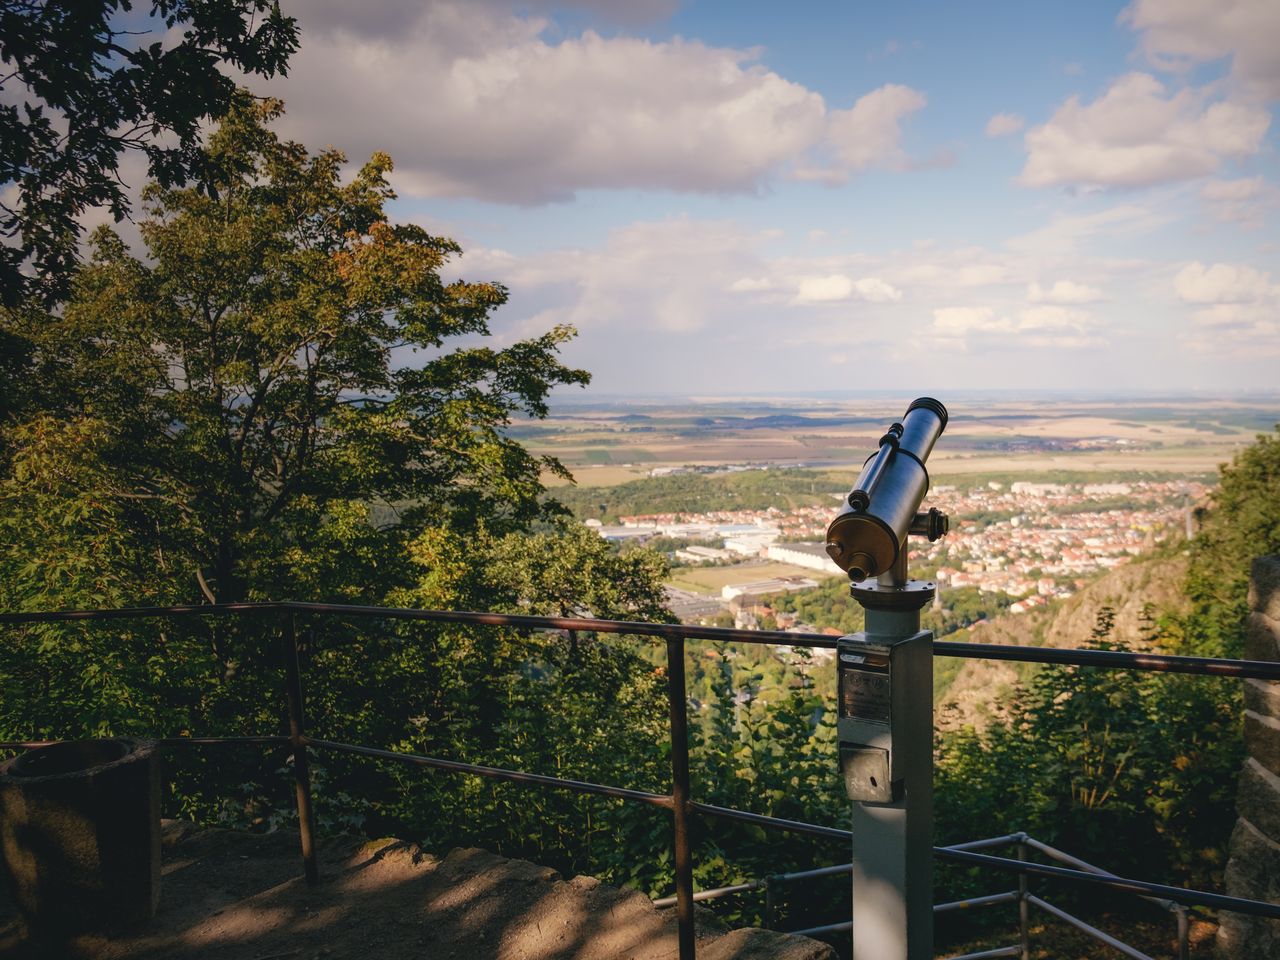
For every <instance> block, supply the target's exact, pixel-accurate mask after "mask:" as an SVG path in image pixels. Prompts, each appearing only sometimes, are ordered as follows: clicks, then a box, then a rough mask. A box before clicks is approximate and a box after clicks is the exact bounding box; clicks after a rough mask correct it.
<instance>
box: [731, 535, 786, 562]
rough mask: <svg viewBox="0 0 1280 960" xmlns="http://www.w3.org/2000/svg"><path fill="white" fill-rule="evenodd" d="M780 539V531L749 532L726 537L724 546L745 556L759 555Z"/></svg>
mask: <svg viewBox="0 0 1280 960" xmlns="http://www.w3.org/2000/svg"><path fill="white" fill-rule="evenodd" d="M777 539H778V532H777V531H776V530H775V531H773V532H772V533H748V534H740V535H738V536H736V537H725V538H724V548H725V549H726V550H732V551H733V552H734V553H740V554H742V555H743V556H744V557H758V556H760V555H761V554H762V553H764V552H765V551H766V550H767V549H769V545H770V544H771V543H773V542H774V541H775V540H777Z"/></svg>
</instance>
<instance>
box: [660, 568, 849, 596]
mask: <svg viewBox="0 0 1280 960" xmlns="http://www.w3.org/2000/svg"><path fill="white" fill-rule="evenodd" d="M828 576H829V575H828V574H824V573H821V572H819V571H817V570H810V569H808V568H807V567H796V566H792V565H791V564H789V563H774V562H771V561H761V560H749V561H747V562H745V563H735V564H733V565H732V566H728V567H680V568H678V569H676V570H673V571H672V572H671V576H670V577H668V578H667V583H668V584H670V585H671V586H673V587H678V588H679V589H681V590H689V591H691V592H693V593H703V594H715V595H716V596H719V594H720V591H721V589H723V588H724V587H726V586H728V585H729V584H731V583H749V582H750V581H752V580H769V579H772V578H773V577H809V578H811V579H813V580H817V581H822V580H825V579H827V577H828Z"/></svg>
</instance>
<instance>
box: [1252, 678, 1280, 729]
mask: <svg viewBox="0 0 1280 960" xmlns="http://www.w3.org/2000/svg"><path fill="white" fill-rule="evenodd" d="M1244 708H1245V709H1246V710H1252V711H1253V712H1254V713H1259V714H1262V716H1264V717H1275V718H1276V719H1277V720H1280V682H1277V681H1275V680H1256V679H1253V678H1250V679H1248V680H1246V681H1245V682H1244Z"/></svg>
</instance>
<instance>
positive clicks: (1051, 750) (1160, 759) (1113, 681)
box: [935, 608, 1241, 886]
mask: <svg viewBox="0 0 1280 960" xmlns="http://www.w3.org/2000/svg"><path fill="white" fill-rule="evenodd" d="M1113 622H1114V611H1112V610H1110V609H1109V608H1104V609H1103V610H1102V611H1101V612H1100V614H1099V619H1098V624H1097V626H1096V628H1095V631H1094V644H1093V645H1094V646H1095V647H1097V648H1100V649H1119V647H1118V646H1117V645H1116V644H1115V643H1114V642H1112V641H1111V640H1110V632H1111V628H1112V625H1113ZM1239 717H1240V713H1239V694H1238V690H1237V689H1236V686H1235V685H1233V684H1231V683H1230V682H1226V683H1224V682H1222V681H1218V680H1213V679H1208V678H1203V677H1181V676H1164V675H1160V674H1153V673H1139V672H1136V671H1125V670H1099V669H1094V668H1089V667H1062V666H1051V667H1047V668H1045V669H1043V670H1041V671H1039V672H1038V673H1037V674H1036V675H1035V677H1034V678H1033V679H1032V681H1031V682H1030V684H1029V686H1028V687H1026V688H1025V689H1024V690H1023V692H1022V694H1021V696H1020V697H1019V699H1017V700H1016V701H1015V702H1014V703H1013V704H1012V706H1011V709H1010V712H1009V718H1008V722H1007V723H994V724H992V725H991V726H990V727H989V728H988V729H987V730H986V731H985V732H977V731H975V730H973V729H972V728H970V729H966V730H962V731H959V732H956V733H951V734H945V735H942V736H941V737H940V738H939V740H938V744H937V763H936V767H935V786H936V789H937V801H936V813H937V820H936V823H937V827H936V830H937V836H938V838H939V841H940V842H956V841H960V840H965V839H974V838H975V833H974V831H975V829H977V830H978V831H979V832H981V833H982V834H984V835H999V834H1001V833H1007V832H1012V831H1015V830H1026V831H1027V832H1028V833H1031V834H1032V835H1034V836H1035V837H1037V838H1038V839H1041V840H1044V841H1045V842H1047V843H1050V844H1052V845H1054V846H1057V847H1060V848H1061V849H1064V850H1067V851H1068V852H1070V853H1072V854H1074V855H1076V856H1078V857H1081V858H1083V859H1086V860H1089V861H1091V862H1094V863H1096V864H1098V865H1099V866H1101V867H1103V868H1105V869H1108V870H1111V871H1113V872H1116V873H1119V874H1121V875H1127V876H1139V875H1140V876H1172V877H1174V878H1176V879H1179V880H1182V881H1186V882H1189V883H1192V884H1196V885H1202V886H1206V885H1207V886H1214V885H1216V884H1218V883H1220V881H1221V871H1222V868H1223V866H1224V864H1225V857H1224V855H1223V854H1224V850H1225V845H1226V840H1227V837H1228V834H1229V832H1230V828H1231V824H1232V823H1233V822H1234V814H1233V804H1234V782H1235V776H1236V773H1237V771H1238V769H1239V764H1240V760H1241V754H1240V749H1239V724H1240V719H1239ZM1119 837H1123V838H1124V842H1123V844H1118V843H1117V842H1116V839H1117V838H1119ZM957 874H961V875H962V874H964V871H950V872H949V876H950V877H951V878H952V881H953V882H954V880H955V878H956V876H957Z"/></svg>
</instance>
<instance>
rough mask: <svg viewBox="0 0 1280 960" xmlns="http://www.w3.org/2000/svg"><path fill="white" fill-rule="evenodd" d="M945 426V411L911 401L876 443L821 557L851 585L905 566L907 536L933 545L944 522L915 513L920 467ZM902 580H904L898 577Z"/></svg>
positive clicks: (920, 494)
mask: <svg viewBox="0 0 1280 960" xmlns="http://www.w3.org/2000/svg"><path fill="white" fill-rule="evenodd" d="M946 426H947V408H946V407H944V406H943V405H942V404H941V403H939V402H938V401H937V400H934V399H933V398H931V397H921V398H920V399H919V400H913V401H911V405H910V406H909V407H907V412H906V415H905V416H904V417H903V418H902V422H901V423H895V424H893V426H891V427H890V428H889V430H888V432H887V433H885V435H884V436H883V437H881V438H880V449H878V450H877V451H876V452H875V453H873V454H872V455H871V456H870V457H868V458H867V462H866V463H865V464H864V465H863V467H862V474H861V476H859V477H858V482H857V483H855V484H854V485H853V489H852V490H850V491H849V495H848V497H846V498H845V503H844V506H843V507H842V508H841V510H840V513H838V514H837V515H836V518H835V519H834V520H832V521H831V525H830V526H829V527H827V553H828V554H829V555H830V557H831V559H832V560H833V561H835V565H836V566H837V567H839V568H840V569H841V570H844V571H845V572H846V573H848V574H849V579H850V580H852V581H854V582H855V583H857V582H861V581H863V580H866V579H868V578H869V577H878V576H881V575H882V574H885V573H889V572H891V571H893V569H894V567H895V566H896V565H899V564H901V565H905V563H906V553H907V548H906V543H907V534H909V533H915V534H920V535H922V536H926V537H928V538H929V539H930V540H937V539H938V538H939V537H942V536H945V535H946V532H947V518H946V515H945V514H941V513H939V512H938V511H937V510H930V511H929V512H928V513H919V512H918V511H919V510H920V503H921V501H923V500H924V495H925V493H926V492H927V491H928V489H929V471H928V470H926V469H925V466H924V463H925V461H926V460H928V459H929V454H930V453H931V452H932V451H933V445H934V444H935V443H937V441H938V437H940V436H941V435H942V431H943V430H945V429H946ZM903 579H905V577H904V578H903Z"/></svg>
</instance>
